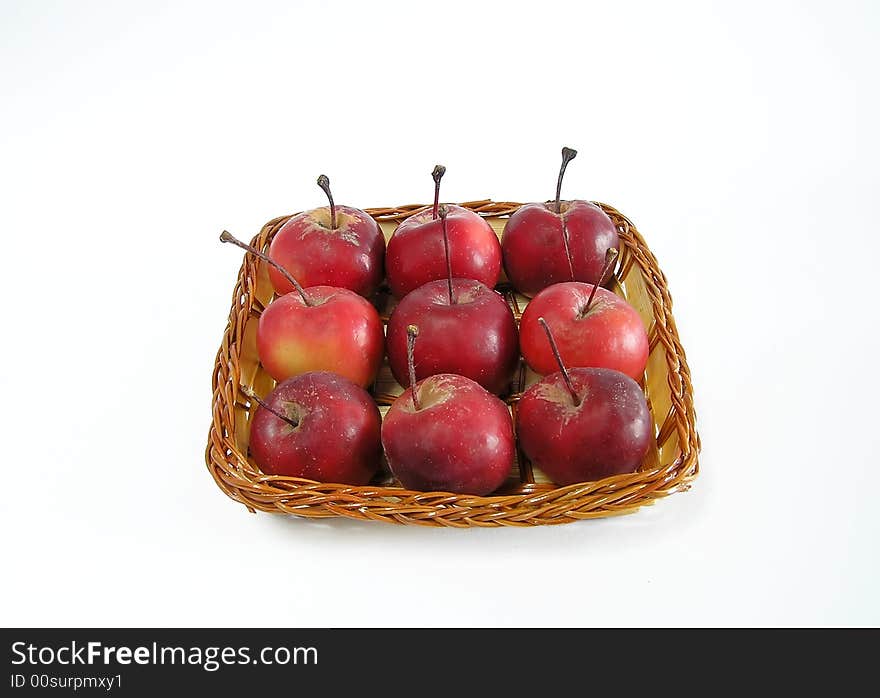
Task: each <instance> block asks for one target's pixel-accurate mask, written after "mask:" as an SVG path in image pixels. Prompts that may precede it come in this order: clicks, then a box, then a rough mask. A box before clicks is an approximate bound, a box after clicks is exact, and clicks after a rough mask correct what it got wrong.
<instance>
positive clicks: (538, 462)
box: [516, 318, 654, 485]
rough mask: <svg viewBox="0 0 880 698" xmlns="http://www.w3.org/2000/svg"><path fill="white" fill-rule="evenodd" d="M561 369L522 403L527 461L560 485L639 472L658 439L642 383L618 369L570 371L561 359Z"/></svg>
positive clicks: (519, 428)
mask: <svg viewBox="0 0 880 698" xmlns="http://www.w3.org/2000/svg"><path fill="white" fill-rule="evenodd" d="M541 320H543V318H541ZM547 332H548V333H549V330H547ZM548 343H551V344H552V335H550V337H548ZM559 368H560V369H561V370H559V371H557V372H556V373H552V374H550V375H549V376H545V377H544V378H542V379H541V380H540V381H539V382H538V383H535V384H534V385H533V386H532V387H530V388H529V389H528V390H527V391H526V392H525V393H524V394H523V396H522V398H521V399H520V401H519V404H518V405H517V411H516V432H517V435H518V437H519V445H520V448H521V449H522V451H523V453H524V454H525V455H526V457H528V459H529V460H530V461H531V462H532V464H533V465H534V466H535V467H537V468H540V469H541V470H542V471H543V472H544V473H545V474H546V475H547V477H549V478H550V479H551V480H553V482H555V483H557V484H559V485H571V484H574V483H577V482H588V481H591V480H598V479H601V478H603V477H609V476H611V475H620V474H623V473H632V472H635V471H636V470H638V468H639V466H640V465H641V463H642V460H643V459H644V457H645V454H646V453H647V451H648V448H649V446H650V444H651V439H652V438H653V437H654V432H653V426H652V423H651V414H650V412H649V410H648V405H647V402H646V401H645V396H644V394H643V393H642V390H641V388H639V386H638V384H637V383H636V382H635V381H634V380H633V379H632V378H630V377H629V376H627V375H624V374H623V373H621V372H620V371H615V370H613V369H608V368H572V369H566V368H565V366H564V365H563V364H562V363H561V361H560V363H559Z"/></svg>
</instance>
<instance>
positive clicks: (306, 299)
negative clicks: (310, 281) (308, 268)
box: [220, 230, 314, 306]
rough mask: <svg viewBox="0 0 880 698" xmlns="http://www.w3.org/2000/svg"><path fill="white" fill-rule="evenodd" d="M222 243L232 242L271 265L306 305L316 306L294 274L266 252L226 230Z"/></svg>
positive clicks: (222, 234) (221, 237)
mask: <svg viewBox="0 0 880 698" xmlns="http://www.w3.org/2000/svg"><path fill="white" fill-rule="evenodd" d="M220 242H231V243H232V244H233V245H236V246H238V247H240V248H241V249H243V250H245V251H246V252H250V253H251V254H252V255H254V256H256V257H259V258H260V259H262V260H263V261H264V262H266V264H271V265H272V266H273V267H275V268H276V269H277V270H278V271H279V272H281V274H282V276H284V278H285V279H287V280H288V281H289V282H290V283H291V284H292V285H293V287H294V288H295V289H296V290H297V293H299V295H300V296H301V297H302V299H303V303H305V304H306V305H308V306H312V305H314V303H313V302H312V299H311V298H309V297H308V296H307V295H306V291H305V289H304V288H303V287H302V286H300V285H299V282H298V281H297V280H296V279H294V278H293V274H291V273H290V272H289V271H287V269H285V268H284V267H282V266H281V265H280V264H278V262H276V261H275V260H274V259H272V258H271V257H270V256H269V255H267V254H265V253H264V252H260V251H259V250H258V249H257V248H256V247H254V246H253V245H248V244H247V243H246V242H242V241H241V240H239V239H238V238H236V237H235V236H234V235H233V234H232V233H230V232H229V231H228V230H224V231H223V232H222V233H221V234H220Z"/></svg>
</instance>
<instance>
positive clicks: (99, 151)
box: [0, 0, 880, 626]
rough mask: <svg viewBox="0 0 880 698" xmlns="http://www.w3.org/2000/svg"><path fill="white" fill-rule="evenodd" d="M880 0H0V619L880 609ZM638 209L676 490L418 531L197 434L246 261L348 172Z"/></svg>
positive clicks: (353, 621) (372, 192)
mask: <svg viewBox="0 0 880 698" xmlns="http://www.w3.org/2000/svg"><path fill="white" fill-rule="evenodd" d="M878 30H880V10H878V5H877V4H876V3H873V2H870V1H869V0H865V1H864V2H833V3H831V2H824V3H821V2H802V1H797V0H790V1H788V2H764V1H762V2H754V3H751V2H747V3H723V2H717V3H681V2H669V3H653V2H645V3H636V2H619V3H617V2H615V3H612V2H591V3H585V2H578V3H571V4H570V5H566V4H564V3H556V2H549V1H546V0H545V1H543V2H540V3H516V2H506V3H492V4H489V3H476V2H466V3H457V2H446V1H444V2H442V3H430V4H424V5H422V4H417V3H409V2H405V3H400V4H392V3H372V2H371V3H365V2H363V3H351V4H349V5H345V4H342V3H332V2H308V3H306V2H279V3H277V4H268V3H260V2H248V3H238V4H225V3H215V2H211V3H207V2H206V3H180V2H173V3H172V2H168V3H161V2H152V3H142V4H141V3H110V2H83V3H79V2H62V3H52V2H26V1H24V0H15V1H12V2H10V1H9V0H3V1H2V3H0V99H2V102H0V107H2V108H0V201H2V203H0V235H2V240H3V248H2V249H3V251H2V259H3V264H2V271H0V273H2V280H3V287H4V294H3V295H4V299H5V303H4V308H3V312H2V323H0V332H2V343H0V388H2V398H3V399H2V401H0V425H2V426H0V430H2V434H3V439H2V448H3V450H2V468H3V470H2V473H3V477H2V490H3V494H2V496H0V540H2V549H0V553H2V560H3V563H2V566H3V573H2V574H0V622H2V624H3V625H87V626H96V625H123V626H125V625H147V626H153V625H183V626H188V625H209V626H223V625H258V626H262V625H279V626H343V625H415V626H421V625H814V624H818V625H877V624H878V623H880V595H878V594H877V588H878V582H880V574H878V573H880V561H878V534H880V514H878V511H880V501H878V497H880V475H878V469H880V457H878V452H880V437H878V434H880V428H878V420H880V412H878V394H880V383H878V378H877V363H876V362H877V356H878V351H880V342H878V329H877V326H878V321H877V304H876V302H875V300H874V299H875V297H876V289H877V285H876V280H877V273H876V269H877V263H878V260H877V256H878V252H880V245H878V237H880V230H878V226H877V220H878V216H880V213H878V207H877V194H878V176H877V173H878V164H877V163H878V157H880V148H878V135H877V124H878V123H880V109H878V106H880V105H878V96H877V93H878V90H877V81H876V80H877V76H876V69H877V65H878V62H880V50H878V41H880V31H878ZM562 145H570V146H573V147H576V148H578V149H579V151H580V155H579V156H578V159H577V160H576V161H575V162H574V163H572V165H571V167H570V168H569V174H568V177H567V181H566V184H565V188H564V193H565V194H566V195H568V196H570V197H584V198H591V199H595V200H600V201H605V202H608V203H611V204H613V205H615V206H617V207H618V208H620V209H621V210H622V211H623V212H624V213H626V214H627V215H628V216H630V217H631V218H632V219H633V220H634V222H635V223H636V225H637V226H638V227H639V229H640V230H641V231H642V233H643V234H644V235H645V237H646V238H647V240H648V243H649V244H650V246H651V247H652V248H653V250H654V251H655V253H656V254H657V256H658V258H659V260H660V263H661V266H662V267H663V269H664V271H665V272H666V274H667V276H668V278H669V282H670V287H671V290H672V294H673V297H674V299H675V314H676V318H677V320H678V325H679V329H680V332H681V336H682V339H683V342H684V345H685V348H686V350H687V353H688V358H689V361H690V365H691V368H692V371H693V378H694V385H695V389H696V397H697V408H698V416H699V429H700V432H701V435H702V438H703V443H704V451H703V455H702V458H701V465H702V472H701V475H700V477H699V479H698V480H697V481H696V483H695V486H694V488H693V489H692V490H691V491H690V492H688V493H686V494H677V495H675V496H672V497H669V498H667V499H665V500H662V501H660V502H659V503H658V504H657V505H656V506H654V507H650V508H648V509H645V510H643V511H641V512H640V513H637V514H635V515H631V516H628V517H622V518H617V519H610V520H603V521H595V522H584V523H579V524H571V525H565V526H557V527H547V528H534V529H526V530H519V529H510V530H508V529H493V530H464V531H458V530H435V529H423V528H418V527H395V526H390V525H381V524H372V525H370V524H362V523H356V522H350V521H345V520H339V521H322V522H313V521H307V520H300V519H294V518H284V517H279V516H271V515H266V514H260V515H250V514H248V513H247V512H246V511H245V509H244V508H243V507H242V506H240V505H238V504H235V503H233V502H232V501H231V500H229V499H227V498H226V497H225V496H224V495H223V494H222V493H221V492H220V490H219V489H218V488H217V487H216V485H215V484H214V482H213V481H212V479H211V478H210V476H209V474H208V472H207V470H206V468H205V466H204V460H203V453H204V448H205V443H206V437H207V430H208V424H209V419H210V378H211V369H212V366H213V362H214V354H215V352H216V349H217V346H218V345H219V342H220V337H221V335H222V332H223V328H224V326H225V322H226V318H227V314H228V309H229V301H230V294H231V290H232V285H233V281H234V279H235V275H236V273H237V270H238V267H239V265H240V263H241V254H240V253H239V252H238V251H237V250H233V249H231V248H230V247H228V246H222V245H220V244H219V243H218V242H217V236H218V234H219V232H220V231H221V230H222V229H223V228H228V229H229V230H231V231H233V232H235V233H237V234H239V235H240V236H242V237H250V236H251V235H253V234H254V233H256V232H257V231H258V230H259V228H260V226H261V225H262V224H263V223H264V222H265V221H266V220H268V219H269V218H272V217H275V216H277V215H281V214H284V213H290V212H293V211H297V210H301V209H303V208H306V207H312V206H316V205H321V204H322V202H323V198H322V197H323V195H322V194H321V192H320V191H319V190H318V188H317V187H316V186H315V185H314V180H315V177H316V176H317V175H318V174H319V173H321V172H326V173H327V174H329V175H330V177H331V179H332V181H333V183H334V185H335V186H334V191H335V193H336V197H337V201H339V202H340V203H346V204H350V205H355V206H378V205H392V204H401V203H414V202H424V201H427V200H428V199H429V198H430V196H431V181H430V177H429V173H430V171H431V168H432V167H433V165H434V164H435V163H436V162H442V163H444V164H445V165H446V166H447V167H448V175H447V177H446V179H445V180H444V195H443V198H444V199H446V200H463V199H469V198H479V197H493V198H496V199H509V200H520V201H529V200H536V199H540V200H543V199H546V198H548V197H550V196H551V195H552V194H553V189H554V185H555V175H556V171H557V167H558V157H559V148H560V147H561V146H562Z"/></svg>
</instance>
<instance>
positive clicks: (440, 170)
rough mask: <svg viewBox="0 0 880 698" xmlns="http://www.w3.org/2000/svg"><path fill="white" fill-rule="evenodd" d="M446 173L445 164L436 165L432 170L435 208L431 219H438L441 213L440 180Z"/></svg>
mask: <svg viewBox="0 0 880 698" xmlns="http://www.w3.org/2000/svg"><path fill="white" fill-rule="evenodd" d="M445 174H446V168H445V167H443V165H434V170H433V172H431V176H432V177H433V178H434V208H433V209H432V211H431V220H434V221H436V220H437V216H438V215H439V213H440V211H439V207H440V180H441V179H443V175H445Z"/></svg>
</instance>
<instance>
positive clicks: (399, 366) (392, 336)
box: [386, 207, 519, 394]
mask: <svg viewBox="0 0 880 698" xmlns="http://www.w3.org/2000/svg"><path fill="white" fill-rule="evenodd" d="M447 211H448V209H447V207H441V209H440V216H441V224H442V223H445V222H446V221H448V215H447ZM444 232H445V231H444ZM448 267H449V265H448V264H447V274H449V273H451V270H450V269H449V268H448ZM410 325H417V326H418V328H419V342H418V345H417V347H416V353H415V371H416V380H420V379H422V378H426V377H428V376H432V375H434V374H437V373H457V374H458V375H461V376H466V377H467V378H470V379H471V380H474V381H476V382H477V383H479V384H480V385H481V386H483V387H484V388H485V389H486V390H488V391H489V392H492V393H496V394H501V393H505V392H507V390H508V388H509V386H510V380H511V378H512V377H513V372H514V370H515V369H516V366H517V363H518V361H519V343H518V334H517V330H516V320H515V319H514V317H513V312H512V311H511V310H510V306H508V305H507V303H506V302H505V301H504V298H502V297H501V295H500V294H499V293H497V292H496V291H494V290H492V289H490V288H488V287H486V286H484V285H483V284H481V283H480V282H479V281H473V280H471V279H453V278H450V277H449V276H447V278H446V279H438V280H437V281H430V282H428V283H426V284H425V285H424V286H419V288H417V289H416V290H415V291H412V292H410V293H408V294H407V295H406V296H404V298H403V300H402V301H400V303H399V304H398V305H397V306H396V307H395V308H394V310H393V311H392V313H391V318H390V319H389V321H388V332H387V337H386V346H387V348H388V362H389V364H390V366H391V372H392V373H393V374H394V377H395V378H396V379H397V382H398V383H400V384H401V385H402V386H404V387H406V386H408V385H409V378H408V375H407V328H408V327H409V326H410Z"/></svg>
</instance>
